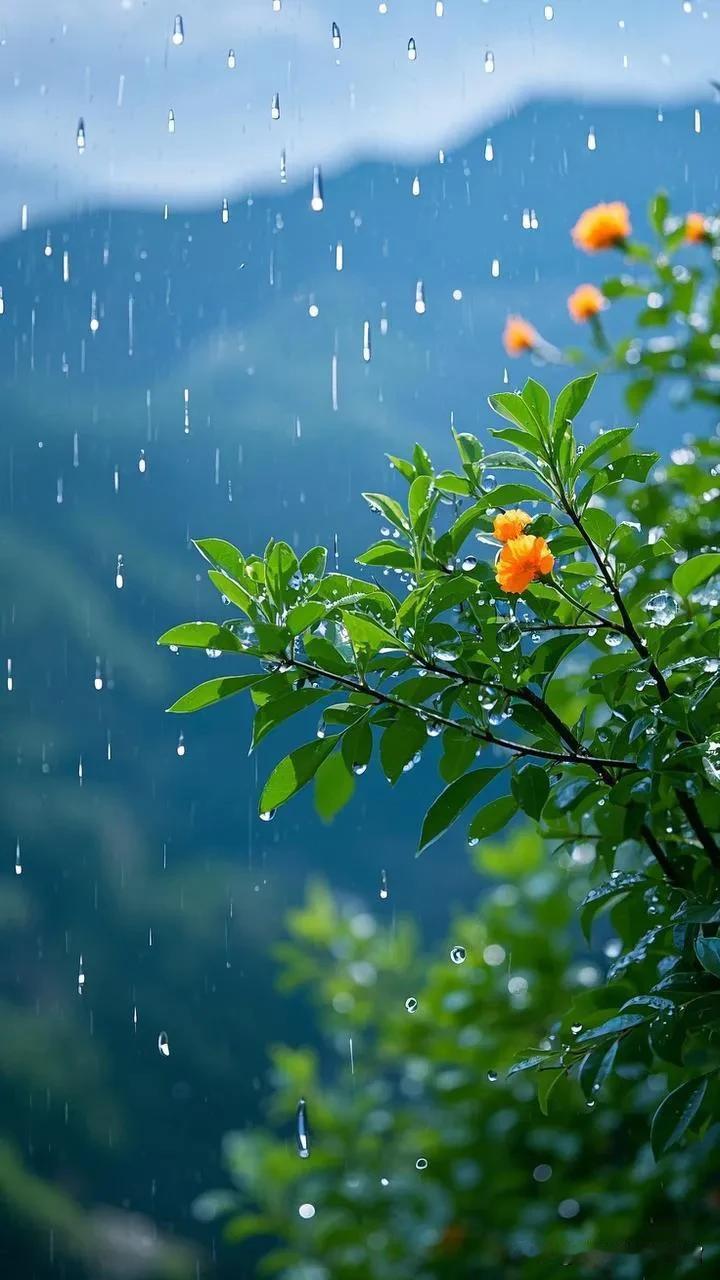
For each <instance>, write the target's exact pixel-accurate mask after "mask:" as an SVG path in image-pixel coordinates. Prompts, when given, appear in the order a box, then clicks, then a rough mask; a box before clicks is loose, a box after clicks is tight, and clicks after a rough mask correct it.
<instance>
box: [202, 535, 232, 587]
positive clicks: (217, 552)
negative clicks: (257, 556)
mask: <svg viewBox="0 0 720 1280" xmlns="http://www.w3.org/2000/svg"><path fill="white" fill-rule="evenodd" d="M193 545H194V546H196V547H197V549H198V551H199V552H200V555H201V556H204V558H205V559H206V560H208V561H209V563H210V564H214V565H215V567H216V568H217V569H222V571H223V573H226V574H227V575H228V577H230V578H235V580H236V581H240V580H242V578H243V577H244V575H245V558H244V556H243V555H242V554H241V552H240V551H238V549H237V547H234V546H233V544H232V543H231V542H226V541H225V540H224V538H195V540H194V543H193Z"/></svg>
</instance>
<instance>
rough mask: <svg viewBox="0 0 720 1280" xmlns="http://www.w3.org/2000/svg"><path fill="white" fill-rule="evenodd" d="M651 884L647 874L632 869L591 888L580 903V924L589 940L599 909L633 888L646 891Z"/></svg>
mask: <svg viewBox="0 0 720 1280" xmlns="http://www.w3.org/2000/svg"><path fill="white" fill-rule="evenodd" d="M650 885H651V881H650V880H648V878H647V876H644V875H640V874H639V873H638V872H634V871H631V872H626V874H625V875H619V876H617V877H616V878H615V879H614V880H606V881H605V883H604V884H599V885H596V886H595V888H594V889H591V890H590V892H589V893H588V894H587V895H586V896H585V898H584V899H583V901H582V903H581V904H580V926H581V928H582V931H583V933H584V934H585V937H586V938H587V939H588V941H590V928H591V926H592V922H593V919H594V918H595V916H596V915H597V912H598V911H601V910H602V908H603V907H605V906H607V905H608V904H609V903H610V902H614V901H615V900H616V899H617V898H621V897H624V895H625V894H626V893H629V892H630V891H631V890H633V889H637V888H640V889H641V890H642V891H643V892H644V891H645V889H648V888H650Z"/></svg>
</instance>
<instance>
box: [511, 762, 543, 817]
mask: <svg viewBox="0 0 720 1280" xmlns="http://www.w3.org/2000/svg"><path fill="white" fill-rule="evenodd" d="M510 786H511V787H512V793H513V795H514V797H515V799H516V800H517V802H518V804H519V805H520V808H521V809H522V810H523V812H524V813H527V814H528V815H529V817H531V818H535V819H538V818H539V817H540V814H541V813H542V810H543V805H544V804H545V801H546V800H547V798H548V795H549V792H550V779H549V778H548V775H547V773H546V771H545V770H544V769H541V768H540V765H537V764H526V765H523V766H522V768H520V769H517V770H516V771H515V772H514V773H513V775H512V779H511V782H510Z"/></svg>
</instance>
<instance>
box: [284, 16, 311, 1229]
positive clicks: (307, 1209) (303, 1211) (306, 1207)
mask: <svg viewBox="0 0 720 1280" xmlns="http://www.w3.org/2000/svg"><path fill="white" fill-rule="evenodd" d="M275 4H277V5H278V7H279V5H280V0H275ZM298 1213H299V1214H300V1217H301V1218H305V1219H306V1220H309V1219H310V1218H314V1217H315V1205H314V1204H301V1205H300V1207H299V1208H298Z"/></svg>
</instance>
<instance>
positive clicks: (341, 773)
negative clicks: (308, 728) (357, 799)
mask: <svg viewBox="0 0 720 1280" xmlns="http://www.w3.org/2000/svg"><path fill="white" fill-rule="evenodd" d="M354 791H355V778H354V776H353V774H352V772H351V770H350V769H348V767H347V765H346V763H345V760H344V759H343V756H342V755H341V754H340V752H339V751H335V752H333V754H332V755H331V756H328V757H327V759H325V760H323V762H322V764H321V765H320V768H319V769H318V771H317V773H316V774H315V797H314V798H315V809H316V810H317V813H318V814H319V815H320V817H321V818H322V820H323V822H332V820H333V818H334V817H335V815H336V814H338V813H339V812H340V810H341V809H344V807H345V805H346V804H347V803H348V802H349V801H350V800H351V799H352V797H353V793H354Z"/></svg>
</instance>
